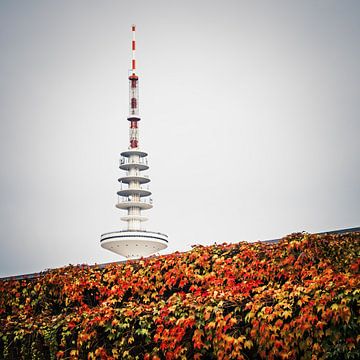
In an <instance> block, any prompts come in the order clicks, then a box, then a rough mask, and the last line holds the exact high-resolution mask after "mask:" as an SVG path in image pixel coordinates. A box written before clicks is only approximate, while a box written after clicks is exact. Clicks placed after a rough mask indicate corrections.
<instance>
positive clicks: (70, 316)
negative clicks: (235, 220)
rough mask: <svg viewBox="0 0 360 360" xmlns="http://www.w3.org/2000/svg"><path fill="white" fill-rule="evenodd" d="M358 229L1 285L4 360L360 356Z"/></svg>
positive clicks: (74, 269) (0, 351) (64, 271)
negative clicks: (349, 231) (339, 233)
mask: <svg viewBox="0 0 360 360" xmlns="http://www.w3.org/2000/svg"><path fill="white" fill-rule="evenodd" d="M359 240H360V233H349V234H342V235H309V234H303V233H301V234H292V235H289V236H287V237H285V238H284V239H282V240H281V241H280V242H279V243H277V244H264V243H253V244H249V243H238V244H230V245H228V244H222V245H213V246H208V247H203V246H196V247H194V248H193V250H192V251H190V252H188V253H174V254H171V255H166V256H159V257H155V258H150V259H143V260H138V261H128V262H127V263H123V264H119V265H109V266H107V267H105V268H102V269H100V268H97V267H88V266H68V267H64V268H61V269H55V270H52V271H49V272H48V273H46V274H45V275H44V276H42V277H39V278H38V279H35V280H22V281H0V358H1V359H16V360H18V359H153V360H156V359H260V358H262V359H359V358H360V350H359V340H360V336H359V334H360V324H359V301H360V290H359V288H360V287H359V285H360V277H359V266H360V260H359V258H360V257H359V250H360V241H359Z"/></svg>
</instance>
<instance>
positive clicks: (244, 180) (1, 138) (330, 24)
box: [0, 0, 360, 275]
mask: <svg viewBox="0 0 360 360" xmlns="http://www.w3.org/2000/svg"><path fill="white" fill-rule="evenodd" d="M132 23H136V24H137V30H138V31H137V42H138V52H137V54H138V66H139V73H140V80H141V83H140V102H141V104H140V113H141V116H142V121H141V123H140V141H141V144H142V148H143V149H144V150H146V151H148V152H149V161H150V166H151V167H150V170H149V172H148V173H149V175H150V177H151V179H152V182H151V183H150V185H151V190H152V191H153V199H154V205H155V206H154V209H153V210H151V211H149V212H147V214H146V215H148V216H149V217H150V221H149V222H148V224H147V225H146V227H147V228H148V229H149V230H153V231H161V232H164V233H167V234H168V235H169V237H170V246H169V248H168V250H167V251H168V252H173V251H176V250H179V251H183V250H186V249H188V248H189V247H190V245H192V244H210V243H214V242H218V243H222V242H237V241H241V240H250V241H252V240H256V239H269V238H276V237H279V236H282V235H285V234H288V233H291V232H294V231H303V230H304V231H310V232H317V231H323V230H330V229H337V228H345V227H351V226H359V224H360V216H359V215H360V190H359V184H360V163H359V153H360V145H359V140H358V138H359V131H360V110H359V109H360V107H359V104H360V96H359V83H360V65H359V64H360V45H359V44H360V42H359V39H360V2H359V1H329V0H326V1H325V0H324V1H315V0H314V1H226V0H222V1H217V0H216V1H56V2H55V1H4V0H3V1H1V2H0V51H1V56H0V157H1V168H0V175H1V176H0V192H1V202H0V229H1V252H0V254H1V255H0V275H12V274H20V273H26V272H33V271H40V270H43V269H45V268H51V267H58V266H62V265H66V264H69V263H73V264H77V263H84V262H85V263H94V262H97V263H102V262H109V261H114V260H118V259H119V257H118V256H116V255H115V254H112V253H110V252H107V251H106V250H104V249H102V248H101V247H100V245H99V236H100V234H101V233H104V232H108V231H115V230H118V229H120V228H121V227H122V226H124V225H125V224H122V223H121V222H120V220H119V219H120V216H121V215H122V212H121V211H120V210H117V209H116V208H115V207H114V204H115V202H116V191H117V190H118V188H119V187H118V183H117V178H118V177H119V176H120V174H121V171H120V170H119V169H118V167H117V166H118V159H119V153H120V152H121V151H123V150H125V149H126V147H127V143H128V122H127V121H126V116H127V111H128V104H127V102H128V83H127V71H128V69H129V67H130V58H131V53H130V40H131V33H130V26H131V24H132Z"/></svg>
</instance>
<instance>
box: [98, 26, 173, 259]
mask: <svg viewBox="0 0 360 360" xmlns="http://www.w3.org/2000/svg"><path fill="white" fill-rule="evenodd" d="M132 36H133V37H132V62H131V70H130V75H129V93H130V97H129V116H128V118H127V119H128V121H129V124H130V136H129V137H130V145H129V148H128V150H126V151H124V152H122V153H121V159H120V166H119V167H120V169H121V170H125V171H126V173H125V175H124V176H122V177H120V178H119V179H118V181H119V183H120V190H119V191H118V192H117V194H118V203H117V204H116V207H117V208H118V209H121V210H126V211H127V214H126V215H125V216H123V217H122V218H121V220H122V221H125V222H126V223H127V229H126V230H120V231H115V232H110V233H106V234H103V235H101V240H100V243H101V246H102V247H103V248H105V249H107V250H110V251H113V252H115V253H117V254H119V255H122V256H124V257H126V258H139V257H142V256H148V255H151V254H154V253H156V252H158V251H160V250H163V249H165V248H167V242H168V240H167V236H166V235H164V234H161V233H158V232H153V231H147V230H144V229H143V227H142V223H143V222H144V221H146V220H147V218H146V217H145V216H143V215H142V214H141V212H142V211H143V210H148V209H151V208H152V206H153V205H152V199H150V198H148V196H150V195H151V192H150V191H149V189H148V187H147V188H144V185H145V184H148V183H149V182H150V179H149V177H148V176H147V175H145V174H144V173H143V171H145V170H147V169H149V166H148V161H147V155H148V154H147V153H146V152H144V151H142V150H141V149H140V146H139V121H140V117H139V77H138V75H137V74H136V59H135V50H136V41H135V25H132ZM146 186H148V185H146Z"/></svg>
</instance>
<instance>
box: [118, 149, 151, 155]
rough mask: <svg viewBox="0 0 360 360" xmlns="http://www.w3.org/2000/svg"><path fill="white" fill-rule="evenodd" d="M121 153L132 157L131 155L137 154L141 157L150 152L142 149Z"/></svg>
mask: <svg viewBox="0 0 360 360" xmlns="http://www.w3.org/2000/svg"><path fill="white" fill-rule="evenodd" d="M120 155H121V156H124V157H130V156H131V155H137V156H140V157H145V156H147V155H148V154H147V153H146V152H144V151H140V150H127V151H123V152H122V153H121V154H120Z"/></svg>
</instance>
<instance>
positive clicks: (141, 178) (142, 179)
mask: <svg viewBox="0 0 360 360" xmlns="http://www.w3.org/2000/svg"><path fill="white" fill-rule="evenodd" d="M118 181H119V182H122V183H124V184H129V183H130V182H131V181H137V182H138V183H139V184H146V183H148V182H150V179H149V178H148V177H146V176H135V175H134V176H124V177H121V178H119V179H118Z"/></svg>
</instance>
